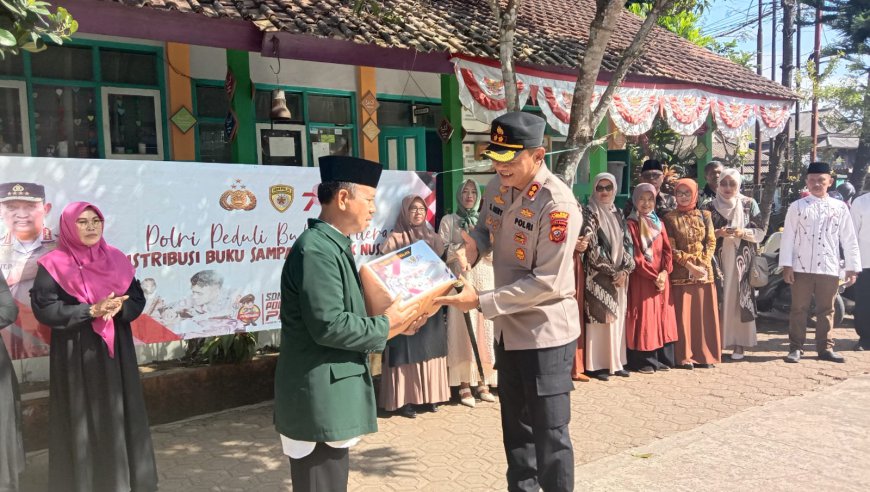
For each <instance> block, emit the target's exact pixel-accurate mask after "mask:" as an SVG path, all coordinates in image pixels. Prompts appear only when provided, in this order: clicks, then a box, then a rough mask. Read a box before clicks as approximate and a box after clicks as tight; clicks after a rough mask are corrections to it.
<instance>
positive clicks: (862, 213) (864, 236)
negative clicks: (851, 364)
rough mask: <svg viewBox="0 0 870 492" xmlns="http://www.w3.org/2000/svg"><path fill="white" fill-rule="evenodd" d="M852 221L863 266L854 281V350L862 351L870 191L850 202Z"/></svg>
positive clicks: (869, 337)
mask: <svg viewBox="0 0 870 492" xmlns="http://www.w3.org/2000/svg"><path fill="white" fill-rule="evenodd" d="M864 188H865V190H866V189H867V186H865V187H864ZM852 222H853V223H854V225H855V235H856V236H858V247H859V248H860V250H861V262H862V263H863V265H862V266H863V267H864V269H863V270H862V271H861V273H860V274H859V275H858V281H857V282H856V283H855V300H856V301H858V302H856V303H855V331H856V332H858V337H859V339H858V344H857V345H855V350H858V351H862V350H870V302H868V299H870V193H864V194H863V195H861V196H859V197H858V198H856V199H855V201H854V202H852Z"/></svg>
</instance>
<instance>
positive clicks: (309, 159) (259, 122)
mask: <svg viewBox="0 0 870 492" xmlns="http://www.w3.org/2000/svg"><path fill="white" fill-rule="evenodd" d="M191 84H192V90H193V91H194V92H193V101H194V109H193V113H194V116H196V119H197V125H196V132H197V133H196V159H197V160H200V133H199V124H198V123H199V122H209V123H217V122H220V123H223V119H222V118H221V119H218V118H214V117H200V116H199V113H200V111H199V108H198V107H197V97H196V90H197V88H198V87H223V84H224V82H223V81H222V80H209V79H192V80H191ZM275 89H280V90H283V91H284V92H285V93H287V95H288V96H289V95H290V94H295V95H301V96H302V99H301V108H302V120H301V121H293V122H291V123H290V124H289V125H285V124H283V123H275V128H276V129H279V128H282V127H284V126H293V127H296V126H298V127H304V128H305V135H304V136H303V142H304V146H305V149H304V152H305V161H304V162H305V163H306V165H307V166H316V165H317V163H316V162H315V160H314V153H313V146H312V142H311V136H312V134H314V133H316V132H320V131H321V130H324V129H325V130H332V131H336V130H340V131H341V132H342V134H344V133H345V132H346V133H347V134H348V135H349V136H350V139H349V144H350V155H352V156H358V155H359V141H358V137H357V124H358V123H357V111H356V105H357V95H356V93H355V92H350V91H340V90H332V89H318V88H311V87H296V86H282V85H274V84H254V91H255V94H256V91H269V92H271V91H272V90H275ZM310 96H332V97H343V98H347V99H348V101H349V102H350V123H349V124H345V125H338V124H332V123H323V122H312V121H311V118H310V117H309V114H308V108H309V102H308V99H309V97H310ZM252 111H256V105H252ZM251 119H252V120H253V121H254V124H255V126H256V128H255V130H256V129H258V128H262V127H263V125H265V124H268V125H270V126H271V123H272V122H271V121H270V120H268V119H263V118H257V115H256V114H254V115H252V118H251ZM294 120H296V118H295V115H294ZM255 134H256V135H259V134H258V133H257V132H255ZM257 138H259V136H258V137H257Z"/></svg>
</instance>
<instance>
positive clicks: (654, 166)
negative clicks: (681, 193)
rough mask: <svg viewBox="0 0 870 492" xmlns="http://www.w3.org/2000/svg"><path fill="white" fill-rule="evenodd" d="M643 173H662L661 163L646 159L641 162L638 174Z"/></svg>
mask: <svg viewBox="0 0 870 492" xmlns="http://www.w3.org/2000/svg"><path fill="white" fill-rule="evenodd" d="M644 171H664V169H663V168H662V163H661V162H659V161H658V160H656V159H647V160H645V161H643V167H642V168H641V169H640V172H644Z"/></svg>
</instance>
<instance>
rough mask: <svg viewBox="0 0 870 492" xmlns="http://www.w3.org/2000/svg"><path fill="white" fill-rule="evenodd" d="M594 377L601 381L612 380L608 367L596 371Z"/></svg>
mask: <svg viewBox="0 0 870 492" xmlns="http://www.w3.org/2000/svg"><path fill="white" fill-rule="evenodd" d="M593 377H594V378H595V379H597V380H599V381H609V380H610V374H608V372H607V370H606V369H605V370H603V371H598V372H596V373H595V375H594V376H593Z"/></svg>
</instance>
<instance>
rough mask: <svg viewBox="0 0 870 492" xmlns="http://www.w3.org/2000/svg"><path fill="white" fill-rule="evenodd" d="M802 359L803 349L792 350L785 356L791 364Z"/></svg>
mask: <svg viewBox="0 0 870 492" xmlns="http://www.w3.org/2000/svg"><path fill="white" fill-rule="evenodd" d="M800 360H801V351H800V350H792V351H791V352H789V353H788V355H786V356H785V361H786V362H788V363H791V364H797V363H798V362H800Z"/></svg>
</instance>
